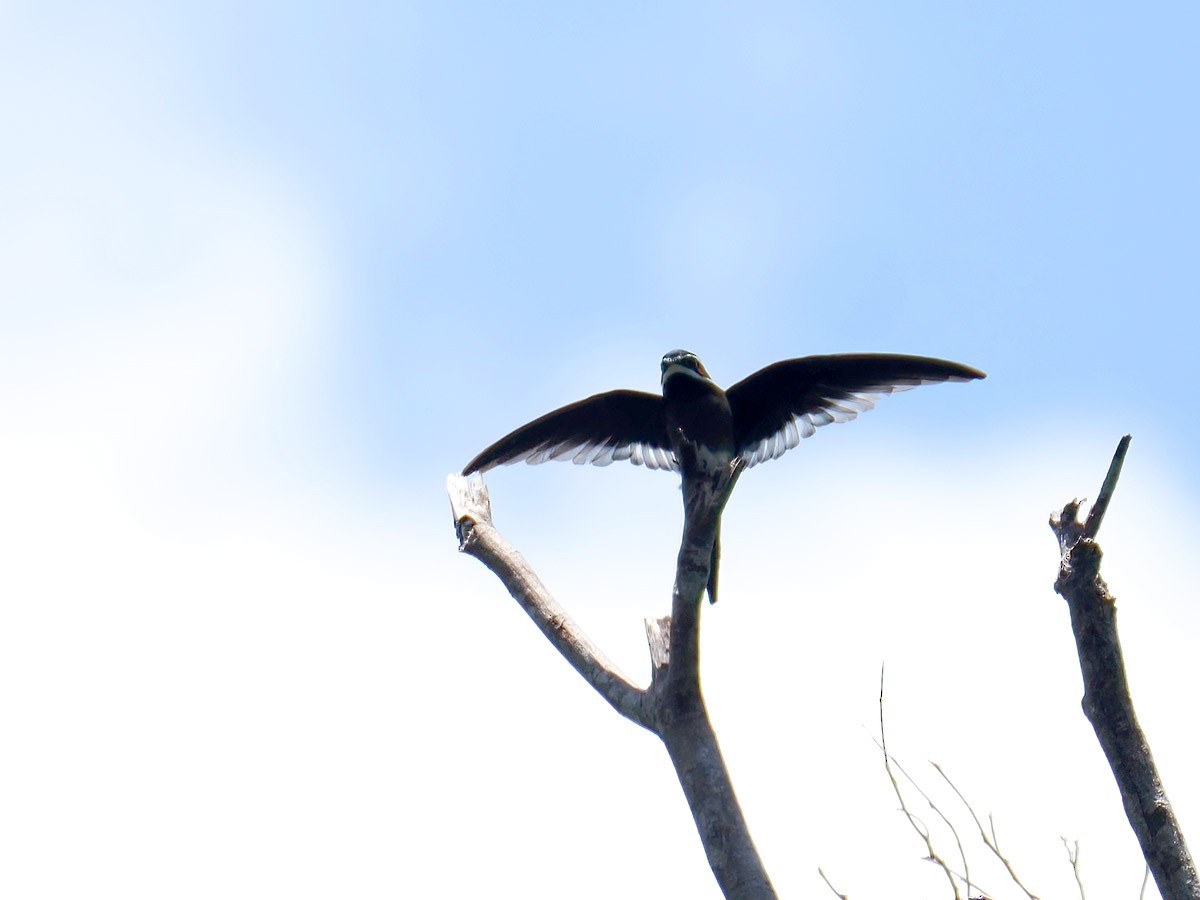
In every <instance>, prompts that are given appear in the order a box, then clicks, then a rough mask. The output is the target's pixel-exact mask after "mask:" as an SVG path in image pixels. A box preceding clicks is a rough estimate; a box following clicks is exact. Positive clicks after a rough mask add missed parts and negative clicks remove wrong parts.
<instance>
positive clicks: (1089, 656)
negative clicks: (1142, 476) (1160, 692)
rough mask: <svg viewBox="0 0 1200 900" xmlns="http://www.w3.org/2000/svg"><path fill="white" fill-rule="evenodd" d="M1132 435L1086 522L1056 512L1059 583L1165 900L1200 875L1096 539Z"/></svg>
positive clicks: (1074, 506) (1189, 892)
mask: <svg viewBox="0 0 1200 900" xmlns="http://www.w3.org/2000/svg"><path fill="white" fill-rule="evenodd" d="M1128 449H1129V435H1125V436H1124V437H1123V438H1121V442H1120V444H1118V446H1117V451H1116V453H1115V454H1114V455H1113V460H1112V464H1111V465H1110V466H1109V470H1108V475H1107V476H1106V477H1105V479H1104V485H1103V487H1102V488H1101V490H1100V495H1099V496H1098V497H1097V498H1096V503H1095V505H1094V506H1093V507H1092V511H1091V514H1090V515H1089V516H1088V517H1087V519H1086V520H1084V521H1082V522H1081V521H1079V507H1080V501H1078V500H1072V501H1071V502H1070V503H1068V504H1067V505H1066V506H1064V507H1063V509H1062V511H1061V512H1060V513H1058V514H1056V515H1052V516H1051V517H1050V527H1051V528H1052V529H1053V530H1054V533H1055V535H1056V536H1057V537H1058V543H1059V549H1060V552H1061V554H1062V558H1061V561H1060V565H1059V571H1058V578H1057V579H1056V581H1055V583H1054V589H1055V590H1056V591H1057V592H1058V593H1059V594H1061V595H1062V596H1063V598H1064V599H1065V600H1066V601H1067V606H1068V608H1069V609H1070V612H1071V630H1072V631H1073V632H1074V634H1075V645H1076V648H1077V649H1078V652H1079V666H1080V669H1081V670H1082V673H1083V712H1084V715H1086V716H1087V718H1088V721H1089V722H1091V723H1092V728H1093V729H1094V730H1095V732H1096V737H1097V739H1099V741H1100V746H1101V747H1102V748H1103V750H1104V755H1105V756H1106V757H1107V758H1108V764H1109V766H1110V767H1111V768H1112V772H1113V776H1114V777H1115V778H1116V781H1117V786H1118V787H1119V788H1120V791H1121V800H1122V802H1123V804H1124V806H1125V814H1126V816H1128V817H1129V824H1130V825H1131V826H1132V827H1133V831H1134V834H1135V835H1137V839H1138V843H1139V844H1141V847H1142V854H1143V855H1144V856H1145V858H1146V863H1147V865H1148V866H1149V868H1150V872H1151V873H1152V874H1153V875H1154V881H1155V883H1156V884H1157V885H1158V890H1159V893H1160V894H1161V895H1162V897H1163V900H1198V898H1200V881H1198V880H1197V877H1196V867H1195V864H1194V863H1193V862H1192V857H1191V855H1190V854H1189V853H1188V849H1187V844H1186V843H1185V842H1184V838H1183V832H1182V831H1181V830H1180V828H1179V823H1178V822H1177V821H1176V819H1175V813H1174V811H1173V810H1172V809H1171V804H1170V803H1169V802H1168V800H1167V794H1166V791H1165V790H1164V789H1163V785H1162V780H1161V778H1159V774H1158V769H1157V767H1156V766H1155V765H1154V758H1153V756H1152V755H1151V753H1150V744H1149V743H1148V742H1147V740H1146V736H1145V734H1143V732H1142V729H1141V726H1140V725H1139V724H1138V721H1137V716H1136V715H1135V714H1134V711H1133V700H1132V699H1131V698H1130V695H1129V685H1128V683H1127V681H1126V679H1125V661H1124V657H1123V656H1122V654H1121V643H1120V640H1119V638H1118V636H1117V606H1116V598H1115V597H1113V595H1112V594H1110V593H1109V591H1108V586H1107V585H1106V584H1105V583H1104V579H1102V578H1101V577H1100V560H1101V557H1102V555H1103V554H1101V552H1100V547H1099V545H1097V544H1096V540H1095V539H1096V532H1097V531H1098V530H1099V529H1100V523H1101V521H1102V520H1103V517H1104V513H1105V510H1106V509H1107V508H1108V503H1109V500H1110V499H1111V498H1112V493H1113V490H1114V489H1115V488H1116V484H1117V478H1118V477H1119V475H1120V472H1121V465H1122V464H1123V463H1124V461H1125V453H1126V452H1127V451H1128Z"/></svg>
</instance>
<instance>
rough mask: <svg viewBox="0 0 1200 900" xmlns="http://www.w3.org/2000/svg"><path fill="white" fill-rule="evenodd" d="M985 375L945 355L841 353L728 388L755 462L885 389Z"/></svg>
mask: <svg viewBox="0 0 1200 900" xmlns="http://www.w3.org/2000/svg"><path fill="white" fill-rule="evenodd" d="M983 377H984V373H983V372H980V371H979V370H978V369H973V368H971V367H970V366H964V365H962V364H961V363H956V362H950V361H949V360H945V359H931V358H929V357H925V356H900V355H896V354H891V353H843V354H835V355H832V356H805V357H803V358H801V359H785V360H783V361H782V362H777V363H774V364H772V365H769V366H767V367H766V368H765V369H759V370H758V371H757V372H755V373H754V374H753V375H751V376H749V377H748V378H744V379H742V380H741V381H739V382H738V383H737V384H735V385H734V386H733V387H731V388H730V389H729V390H728V391H727V392H726V393H727V394H728V396H729V405H730V407H731V408H732V410H733V434H734V440H735V441H736V443H737V447H738V452H739V453H740V454H741V455H742V457H743V458H744V459H745V460H746V464H747V465H748V466H753V465H757V464H758V463H760V462H765V461H766V460H768V459H778V458H779V457H780V456H782V455H783V454H784V453H785V452H786V451H788V450H790V449H791V448H792V447H795V446H796V445H797V444H799V443H800V441H801V439H803V438H806V437H808V436H809V435H811V434H812V433H813V431H814V430H816V429H817V428H818V427H819V426H821V425H828V424H829V423H830V422H848V421H849V420H850V419H853V418H854V417H855V416H857V415H858V414H859V413H860V412H865V411H867V410H868V409H871V408H872V407H873V406H874V405H875V400H876V398H878V397H880V396H882V395H884V394H891V393H894V392H896V391H906V390H909V389H910V388H914V387H916V386H917V385H921V384H935V383H937V382H941V381H971V380H972V379H975V378H983Z"/></svg>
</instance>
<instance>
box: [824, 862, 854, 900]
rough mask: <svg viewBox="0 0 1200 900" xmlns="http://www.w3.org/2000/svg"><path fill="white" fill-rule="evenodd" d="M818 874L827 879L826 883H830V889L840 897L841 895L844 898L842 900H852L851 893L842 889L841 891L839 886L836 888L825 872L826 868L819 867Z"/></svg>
mask: <svg viewBox="0 0 1200 900" xmlns="http://www.w3.org/2000/svg"><path fill="white" fill-rule="evenodd" d="M817 874H818V875H820V876H821V877H822V878H824V879H825V883H826V884H827V885H829V889H830V890H831V891H833V893H834V894H835V895H836V896H838V897H841V898H842V900H850V895H849V894H843V893H842V892H841V891H839V890H838V889H837V888H835V887H834V886H833V882H832V881H830V880H829V877H828V876H827V875H826V874H825V870H824V869H820V868H818V869H817Z"/></svg>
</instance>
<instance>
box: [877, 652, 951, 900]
mask: <svg viewBox="0 0 1200 900" xmlns="http://www.w3.org/2000/svg"><path fill="white" fill-rule="evenodd" d="M879 749H880V750H882V751H883V768H884V771H886V772H887V776H888V778H889V779H890V780H891V782H892V790H893V791H895V792H896V799H897V800H899V801H900V811H901V812H902V813H904V815H905V817H906V818H907V819H908V824H909V825H911V826H912V828H913V831H915V832H916V833H917V835H918V836H919V837H920V838H921V840H922V841H924V842H925V849H926V851H927V852H928V856H926V859H928V860H929V861H930V862H933V863H937V864H938V865H939V866H941V869H942V871H943V872H945V873H946V880H947V881H949V882H950V889H951V890H952V891H954V900H962V894H960V893H959V892H958V882H957V881H955V880H954V878H955V876H954V872H952V871H951V870H950V867H949V866H948V865H946V861H945V860H943V859H942V857H941V856H940V855H938V852H937V851H936V850H934V849H933V841H932V840H931V839H930V837H929V828H928V827H926V825H925V823H924V822H922V821H921V820H920V819H919V818H917V817H916V816H915V815H913V813H912V812H910V811H909V808H908V804H907V803H905V802H904V794H903V793H902V792H901V790H900V784H899V782H897V781H896V775H895V773H894V772H892V763H891V757H890V756H889V755H888V751H887V731H886V730H885V729H884V726H883V667H882V666H881V667H880V669H879ZM896 765H897V767H899V765H900V764H899V763H897V764H896ZM901 771H903V769H901ZM904 777H905V778H908V780H909V782H911V783H913V785H914V786H916V783H915V782H913V780H912V779H911V778H909V777H908V773H907V772H905V773H904ZM917 790H920V788H917ZM926 799H928V798H926ZM932 805H933V804H932V803H931V804H930V806H932ZM935 809H936V807H935ZM939 814H940V813H939ZM943 818H944V817H943ZM960 846H961V845H960ZM967 892H968V893H970V884H969V883H968V890H967Z"/></svg>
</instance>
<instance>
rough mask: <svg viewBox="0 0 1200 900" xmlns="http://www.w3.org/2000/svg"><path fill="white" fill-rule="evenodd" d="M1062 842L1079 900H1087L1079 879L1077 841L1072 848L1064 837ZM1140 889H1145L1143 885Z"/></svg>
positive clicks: (1081, 880)
mask: <svg viewBox="0 0 1200 900" xmlns="http://www.w3.org/2000/svg"><path fill="white" fill-rule="evenodd" d="M1062 842H1063V846H1064V847H1066V848H1067V862H1069V863H1070V864H1071V871H1072V872H1074V873H1075V885H1076V887H1078V888H1079V900H1087V894H1086V893H1085V892H1084V890H1083V879H1082V878H1080V877H1079V841H1075V843H1074V846H1072V845H1071V844H1070V843H1068V842H1067V839H1066V838H1065V837H1064V838H1062ZM1142 887H1143V888H1144V887H1145V883H1143V885H1142Z"/></svg>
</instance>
